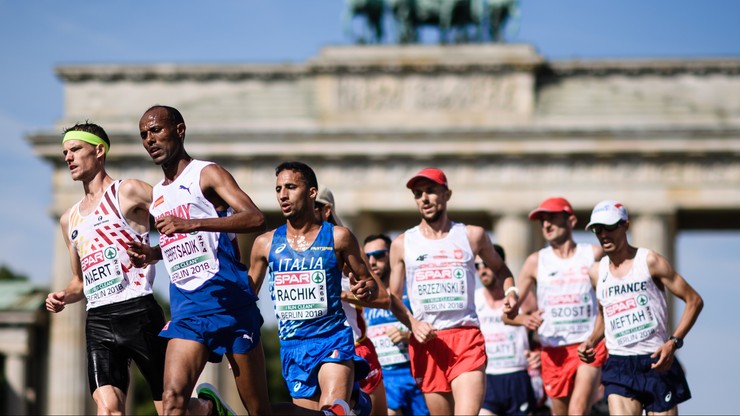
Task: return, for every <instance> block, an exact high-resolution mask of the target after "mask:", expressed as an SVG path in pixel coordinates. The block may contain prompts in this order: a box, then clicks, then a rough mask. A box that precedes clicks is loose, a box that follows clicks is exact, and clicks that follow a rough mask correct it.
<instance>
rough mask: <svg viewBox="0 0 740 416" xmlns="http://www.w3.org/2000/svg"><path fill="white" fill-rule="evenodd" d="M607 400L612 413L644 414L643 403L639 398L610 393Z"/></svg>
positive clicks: (624, 415)
mask: <svg viewBox="0 0 740 416" xmlns="http://www.w3.org/2000/svg"><path fill="white" fill-rule="evenodd" d="M607 402H608V403H609V414H610V415H623V416H628V415H635V416H639V415H641V414H642V403H640V402H639V401H638V400H635V399H631V398H629V397H624V396H619V395H616V394H610V395H609V397H607Z"/></svg>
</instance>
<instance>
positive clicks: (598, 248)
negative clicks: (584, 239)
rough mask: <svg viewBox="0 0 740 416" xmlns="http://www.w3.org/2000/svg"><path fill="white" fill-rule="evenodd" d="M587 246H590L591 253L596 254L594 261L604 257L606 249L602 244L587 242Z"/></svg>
mask: <svg viewBox="0 0 740 416" xmlns="http://www.w3.org/2000/svg"><path fill="white" fill-rule="evenodd" d="M587 246H589V248H590V249H591V253H593V255H594V261H599V260H601V258H602V257H604V249H603V248H601V246H599V245H596V244H587Z"/></svg>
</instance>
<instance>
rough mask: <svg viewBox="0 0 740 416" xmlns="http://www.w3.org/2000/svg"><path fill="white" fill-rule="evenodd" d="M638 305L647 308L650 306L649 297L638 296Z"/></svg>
mask: <svg viewBox="0 0 740 416" xmlns="http://www.w3.org/2000/svg"><path fill="white" fill-rule="evenodd" d="M637 304H638V305H640V306H645V305H647V304H648V297H647V295H644V294H643V295H637Z"/></svg>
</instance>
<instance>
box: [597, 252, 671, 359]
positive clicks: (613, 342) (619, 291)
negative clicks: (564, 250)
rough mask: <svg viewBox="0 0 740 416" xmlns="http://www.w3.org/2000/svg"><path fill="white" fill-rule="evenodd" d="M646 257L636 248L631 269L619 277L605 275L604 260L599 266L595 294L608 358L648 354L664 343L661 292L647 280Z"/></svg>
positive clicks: (665, 338) (648, 275) (605, 264)
mask: <svg viewBox="0 0 740 416" xmlns="http://www.w3.org/2000/svg"><path fill="white" fill-rule="evenodd" d="M648 253H650V250H648V249H645V248H638V249H637V254H636V255H635V258H634V259H633V260H632V269H631V270H630V271H629V273H627V274H626V275H625V276H623V277H615V276H614V275H613V274H612V273H611V272H610V271H609V257H608V256H604V258H602V259H601V262H600V263H599V280H598V281H597V282H596V294H597V297H598V299H599V302H600V303H601V307H602V308H603V310H604V334H605V335H606V348H607V349H608V350H609V354H610V355H642V354H652V353H654V352H655V351H656V350H657V349H658V347H660V346H661V345H663V344H664V343H665V342H666V340H668V334H667V332H666V325H667V320H666V299H665V291H664V290H662V289H660V288H659V287H658V286H657V285H656V284H655V281H654V280H653V278H652V276H650V271H649V270H648V266H647V256H648Z"/></svg>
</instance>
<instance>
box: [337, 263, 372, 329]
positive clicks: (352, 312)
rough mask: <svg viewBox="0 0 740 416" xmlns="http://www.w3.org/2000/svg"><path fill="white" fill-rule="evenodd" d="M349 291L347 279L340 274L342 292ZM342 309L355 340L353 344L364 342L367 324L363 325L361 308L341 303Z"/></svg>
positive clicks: (352, 304)
mask: <svg viewBox="0 0 740 416" xmlns="http://www.w3.org/2000/svg"><path fill="white" fill-rule="evenodd" d="M349 289H350V286H349V277H347V276H345V275H344V274H342V290H346V291H349ZM342 309H344V314H345V315H347V322H348V323H349V326H351V327H352V335H353V336H354V338H355V343H357V342H361V341H364V339H365V335H366V330H367V324H366V323H365V318H364V317H363V316H362V311H363V307H362V306H359V305H355V304H354V303H349V302H345V301H342Z"/></svg>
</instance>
